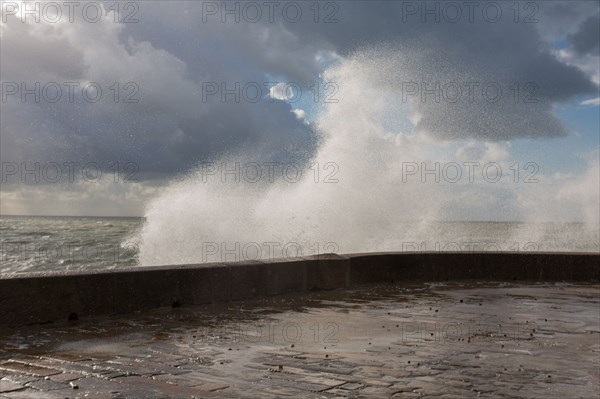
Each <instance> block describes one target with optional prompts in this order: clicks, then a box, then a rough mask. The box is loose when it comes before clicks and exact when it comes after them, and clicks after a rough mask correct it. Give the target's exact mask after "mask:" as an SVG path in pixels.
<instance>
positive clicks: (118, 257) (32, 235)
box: [0, 216, 600, 276]
mask: <svg viewBox="0 0 600 399" xmlns="http://www.w3.org/2000/svg"><path fill="white" fill-rule="evenodd" d="M144 223H145V220H144V218H134V217H131V218H129V217H63V216H60V217H58V216H0V245H1V253H0V256H1V258H0V275H2V276H7V275H13V274H23V273H36V274H37V273H44V274H45V273H48V274H51V273H56V272H81V271H98V270H111V269H117V268H119V269H123V268H134V267H138V266H144V265H143V264H141V263H140V261H139V253H140V248H139V245H138V241H136V237H139V233H140V230H141V229H142V228H143V226H144ZM436 231H437V232H438V234H436V238H435V240H429V241H423V240H414V241H403V242H402V243H401V244H398V243H396V244H394V246H391V247H387V248H385V249H386V250H394V251H405V252H414V251H423V252H431V251H433V252H435V251H513V252H515V251H521V252H535V251H552V252H595V253H598V252H600V244H599V237H598V235H599V234H598V230H597V229H591V230H590V229H589V226H588V225H585V224H582V223H545V224H542V225H524V224H522V223H514V222H439V223H438V225H437V228H436ZM515 231H522V232H525V234H520V235H519V236H520V237H521V239H519V240H515V238H514V237H515V234H514V232H515ZM458 232H459V233H458ZM532 232H535V234H534V233H532ZM168 238H169V237H165V239H168ZM365 242H368V240H365ZM174 247H176V246H174ZM370 249H371V248H369V247H365V248H364V251H367V252H368V251H369V250H370ZM373 249H377V250H380V249H381V248H373ZM323 251H325V248H323ZM190 252H192V251H190ZM338 252H339V253H349V252H354V248H352V251H344V248H338ZM310 254H311V255H312V254H313V253H310ZM192 260H193V259H192ZM211 260H212V261H214V260H215V259H211ZM226 260H247V259H237V258H229V259H226ZM202 261H203V260H202V259H200V258H198V259H197V263H202Z"/></svg>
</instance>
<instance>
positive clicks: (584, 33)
mask: <svg viewBox="0 0 600 399" xmlns="http://www.w3.org/2000/svg"><path fill="white" fill-rule="evenodd" d="M569 41H570V42H571V43H573V48H575V50H576V51H577V53H579V54H580V55H583V54H587V53H591V54H595V55H598V53H599V51H600V13H597V14H596V15H592V16H590V17H589V18H588V19H586V20H585V21H584V22H583V23H582V24H581V25H580V26H579V30H578V31H577V32H576V33H574V34H571V35H569Z"/></svg>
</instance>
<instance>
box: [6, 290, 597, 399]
mask: <svg viewBox="0 0 600 399" xmlns="http://www.w3.org/2000/svg"><path fill="white" fill-rule="evenodd" d="M599 370H600V285H597V284H584V283H578V284H566V283H553V284H543V283H539V284H526V285H523V284H513V283H510V284H509V283H481V284H475V283H431V284H426V283H418V284H417V283H415V284H409V283H402V284H395V285H394V284H387V285H373V286H367V287H362V288H357V289H342V290H334V291H317V292H313V293H310V294H307V295H296V294H294V295H292V294H290V295H287V296H279V297H269V298H262V299H254V300H252V301H238V302H235V301H234V302H228V303H222V304H206V305H194V306H182V307H177V308H163V309H158V310H154V311H147V312H140V313H136V314H132V315H127V316H123V315H121V316H116V315H115V316H103V317H96V318H90V319H86V318H82V319H81V320H77V321H71V322H61V323H51V324H43V325H30V326H22V327H10V328H9V327H6V328H3V329H2V330H0V398H57V397H60V398H66V397H68V398H83V397H88V398H89V397H93V398H111V399H112V398H123V397H125V398H257V397H260V398H280V397H290V398H323V399H327V398H336V397H348V398H380V397H395V398H411V397H415V398H471V397H472V398H488V397H489V398H492V397H495V398H497V397H505V398H540V397H543V398H566V397H573V398H575V397H577V398H579V397H583V398H589V397H598V396H599V395H600V371H599Z"/></svg>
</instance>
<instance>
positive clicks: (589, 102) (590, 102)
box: [579, 97, 600, 106]
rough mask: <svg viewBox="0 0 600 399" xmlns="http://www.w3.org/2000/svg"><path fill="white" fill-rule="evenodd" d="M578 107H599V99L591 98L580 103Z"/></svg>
mask: <svg viewBox="0 0 600 399" xmlns="http://www.w3.org/2000/svg"><path fill="white" fill-rule="evenodd" d="M579 105H591V106H598V105H600V97H598V98H591V99H589V100H585V101H582V102H581V103H580V104H579Z"/></svg>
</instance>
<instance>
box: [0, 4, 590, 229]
mask: <svg viewBox="0 0 600 399" xmlns="http://www.w3.org/2000/svg"><path fill="white" fill-rule="evenodd" d="M51 3H52V4H51ZM70 7H72V8H69V7H68V6H67V5H66V4H65V3H64V2H60V1H58V2H54V3H53V2H50V3H48V2H37V6H36V2H20V1H18V2H14V1H4V0H3V1H2V8H1V12H2V20H1V25H0V81H1V84H2V99H1V103H0V107H1V108H0V129H1V131H0V158H1V163H2V190H1V192H0V200H1V201H0V213H1V214H3V215H10V214H24V215H36V214H38V215H98V216H143V215H145V214H146V212H147V210H148V207H149V204H151V203H153V201H155V200H156V199H157V198H160V197H161V195H163V194H162V193H163V192H164V190H165V188H167V187H170V186H171V185H172V184H174V183H173V182H179V181H182V180H186V179H189V176H190V175H191V174H193V173H194V172H195V171H197V170H198V166H199V165H202V164H203V163H206V162H218V161H219V160H222V159H233V158H235V157H238V158H240V159H251V160H254V161H257V160H258V161H259V162H260V163H261V164H266V163H269V162H275V163H297V164H301V165H304V164H307V163H309V162H310V160H312V159H314V158H315V156H316V154H318V153H319V151H321V149H322V148H323V146H324V142H328V143H332V142H336V140H338V141H339V142H340V143H339V145H338V147H337V148H338V149H339V152H338V154H339V153H341V152H342V151H343V149H344V148H346V146H349V145H350V144H351V143H352V142H353V141H354V139H353V137H352V136H351V135H346V134H343V135H342V134H337V135H336V133H335V132H336V131H339V130H340V129H339V126H336V124H338V123H339V124H342V123H344V121H345V119H346V118H347V117H349V116H350V115H351V114H355V113H356V114H357V115H358V114H360V115H362V113H365V116H364V118H363V119H360V120H359V121H358V123H359V124H361V126H362V128H363V130H369V131H371V128H372V132H371V134H372V135H373V138H372V139H373V140H376V139H380V140H386V143H391V144H388V145H392V146H398V147H400V148H403V149H406V148H410V149H412V150H411V152H409V153H410V157H408V158H406V159H403V160H404V161H406V162H410V163H416V164H417V165H421V162H422V161H426V162H429V163H435V162H445V163H449V162H458V163H460V164H461V165H462V164H463V163H464V162H480V163H486V162H495V163H497V164H498V165H501V166H502V168H503V170H504V172H505V178H508V177H510V176H511V175H510V174H511V171H513V170H514V167H513V169H510V167H511V165H514V164H515V163H517V164H518V166H517V170H519V171H520V172H521V174H523V175H527V173H529V172H534V174H535V176H536V177H538V178H539V179H540V180H541V181H542V183H541V184H538V185H536V186H535V187H534V188H532V187H530V186H529V187H527V188H526V189H525V188H523V185H520V186H518V187H515V185H513V186H511V187H510V188H509V189H507V190H508V191H504V192H503V193H504V194H497V193H495V191H494V190H496V189H497V187H494V190H491V189H490V187H489V184H488V186H486V187H485V188H484V189H482V191H477V193H478V195H486V196H490V195H491V196H492V197H494V198H496V200H498V201H499V203H500V205H502V201H503V200H502V198H504V197H503V196H505V197H506V198H508V197H511V196H512V197H514V196H518V195H520V194H521V193H522V192H523V190H528V194H527V195H528V196H531V198H539V196H540V195H542V196H543V195H548V196H552V197H553V199H554V200H555V208H553V210H545V211H544V212H546V213H548V214H551V215H555V214H561V215H562V216H561V218H562V217H563V216H564V218H567V219H569V218H575V219H577V218H581V217H583V218H586V217H589V216H590V215H591V217H595V218H597V217H598V216H597V207H596V210H594V209H593V208H594V207H595V206H596V205H594V203H596V204H597V198H598V190H599V186H600V182H599V181H598V177H597V176H598V156H599V145H600V142H599V126H600V122H599V114H600V98H599V97H600V96H599V89H598V85H599V83H600V57H599V40H600V32H599V29H600V2H598V1H538V2H531V1H529V2H518V3H517V2H512V1H511V2H485V1H480V2H477V5H473V4H472V3H469V2H460V1H459V2H450V3H448V2H410V1H321V2H311V1H308V2H301V1H297V2H286V1H281V2H276V3H265V2H262V1H258V2H235V1H230V2H210V1H209V2H200V1H138V2H132V1H120V2H115V1H107V2H74V3H73V5H72V6H70ZM459 93H460V94H461V95H460V96H459ZM336 107H337V108H336ZM366 110H371V111H372V112H371V111H370V112H369V113H367V112H366ZM342 111H343V112H342ZM331 115H335V118H332V117H331ZM353 116H356V115H353ZM348 119H351V118H348ZM363 123H364V124H363ZM375 131H377V132H378V133H377V134H375V133H373V132H375ZM361 134H362V132H361V131H358V132H357V133H356V135H361ZM344 140H345V142H343V141H344ZM356 142H360V140H358V139H357V141H356ZM365 142H369V143H370V142H371V141H365ZM373 148H377V147H376V146H374V147H373ZM373 148H371V147H368V146H366V147H365V148H364V151H371V150H373ZM352 151H354V149H348V151H346V153H350V152H352ZM402 151H404V150H399V152H398V153H397V154H398V155H397V156H405V157H406V156H407V155H406V152H402ZM356 154H357V157H360V156H361V155H360V152H356ZM333 158H335V157H333ZM333 158H332V159H330V161H332V162H336V159H333ZM395 161H397V159H396V160H395ZM529 164H532V165H533V166H532V165H529ZM403 165H404V164H403ZM526 165H529V166H526ZM402 167H404V166H402ZM373 173H378V172H377V169H374V171H373ZM403 177H404V176H403ZM522 179H523V176H521V175H520V176H519V177H518V180H522ZM446 180H447V179H446ZM356 189H357V190H360V187H358V186H357V187H356ZM452 189H453V190H455V191H457V192H461V190H465V189H470V187H469V186H468V184H467V186H466V188H465V186H460V187H453V188H452ZM458 198H460V197H458ZM528 198H529V197H528ZM565 198H566V199H573V198H575V199H577V200H579V199H582V198H583V201H584V202H583V205H582V204H580V203H578V202H577V201H575V202H573V201H571V200H568V201H563V200H564V199H565ZM209 200H215V201H219V200H221V198H212V199H209ZM531 200H533V199H531ZM527 201H529V199H528V200H527ZM561 201H563V202H561ZM456 202H460V200H459V199H457V201H456ZM590 204H591V205H590ZM457 206H458V205H457ZM504 206H506V207H508V208H509V211H508V212H506V211H499V210H498V209H500V208H502V206H492V207H483V208H481V209H475V210H474V209H473V208H471V209H463V210H458V211H457V212H455V215H457V217H459V218H462V219H469V218H476V219H511V218H518V217H519V212H517V211H515V210H514V209H513V208H514V207H515V206H516V205H512V203H510V202H509V203H508V205H504ZM565 207H566V208H569V209H571V210H573V209H575V208H577V209H579V208H583V207H587V208H592V210H589V211H586V212H584V213H578V212H569V211H564V210H563V209H562V208H565ZM511 210H512V211H511ZM513 211H514V212H513ZM590 212H591V213H590ZM546 216H548V215H546Z"/></svg>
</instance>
